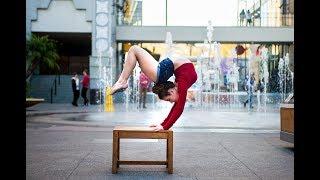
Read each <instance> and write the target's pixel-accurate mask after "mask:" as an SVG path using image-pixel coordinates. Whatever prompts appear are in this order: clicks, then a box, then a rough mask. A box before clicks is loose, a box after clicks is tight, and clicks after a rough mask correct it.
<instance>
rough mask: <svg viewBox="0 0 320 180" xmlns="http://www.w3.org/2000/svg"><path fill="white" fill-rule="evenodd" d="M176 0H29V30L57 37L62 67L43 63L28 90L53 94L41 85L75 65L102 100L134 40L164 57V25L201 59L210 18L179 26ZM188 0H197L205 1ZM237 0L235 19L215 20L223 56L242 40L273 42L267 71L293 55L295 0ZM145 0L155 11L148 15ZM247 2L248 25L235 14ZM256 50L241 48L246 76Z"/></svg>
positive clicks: (247, 42)
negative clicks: (54, 69)
mask: <svg viewBox="0 0 320 180" xmlns="http://www.w3.org/2000/svg"><path fill="white" fill-rule="evenodd" d="M183 2H184V3H185V1H181V2H180V3H183ZM170 3H171V4H170ZM173 3H174V1H169V2H168V1H164V0H163V1H159V0H156V1H150V0H41V1H40V0H27V11H26V34H27V38H30V35H31V34H36V35H40V36H42V35H48V36H49V38H52V39H55V40H57V41H58V42H59V43H60V45H59V55H60V60H59V63H60V71H59V72H50V71H49V70H47V69H46V68H45V67H42V66H40V68H39V69H38V71H37V72H36V74H35V75H34V77H33V80H32V82H33V85H32V86H33V87H34V88H32V93H31V94H33V95H34V96H37V95H41V96H45V99H48V98H49V97H50V95H49V92H50V91H49V89H48V90H47V91H46V90H45V88H44V87H48V86H51V84H52V82H51V81H53V80H54V77H55V75H56V74H60V75H61V78H65V80H62V81H63V82H66V83H68V81H69V78H70V75H71V74H72V73H74V72H77V73H81V72H82V70H83V69H88V70H89V74H90V78H91V81H90V96H89V97H90V102H91V104H96V103H99V102H101V101H99V99H100V100H101V99H102V98H101V87H102V86H110V85H112V84H113V83H114V81H115V80H116V78H117V77H118V76H119V74H120V72H121V70H122V65H123V60H124V54H125V52H126V51H127V50H128V49H129V47H130V46H131V45H133V44H138V45H140V46H142V47H144V48H146V49H147V50H149V51H150V52H151V53H152V54H153V55H154V57H156V59H157V58H158V59H160V58H161V56H162V55H163V54H164V53H165V39H166V34H167V32H171V34H172V40H173V42H174V43H175V44H176V45H177V46H179V49H180V50H182V51H181V53H182V54H183V55H185V56H187V57H189V58H190V59H194V61H195V62H196V61H197V57H199V56H201V54H202V51H203V48H201V47H203V46H204V44H205V43H204V41H205V40H206V38H207V27H206V26H207V24H205V23H203V24H200V25H199V24H195V25H193V24H191V25H187V26H182V25H181V24H179V23H175V22H173V21H172V19H173V14H174V10H173V9H174V8H172V7H173V5H174V4H173ZM188 3H191V4H193V5H194V8H196V7H197V6H196V5H197V3H201V2H198V1H194V2H188ZM235 3H237V6H238V7H237V14H235V21H234V23H233V24H232V23H231V24H226V25H224V24H222V25H219V24H217V25H215V24H214V23H213V26H214V33H213V39H212V41H216V42H219V43H221V45H222V49H223V52H222V55H223V56H224V57H225V58H226V59H228V58H231V56H232V55H231V54H230V53H229V52H230V51H231V50H232V49H234V48H235V47H238V45H240V46H242V47H244V48H246V49H250V47H256V48H257V47H258V46H259V45H264V46H265V47H267V48H268V50H269V55H270V56H269V59H270V61H269V64H268V68H269V70H270V72H271V71H272V70H273V69H276V66H277V64H278V62H279V59H280V58H282V57H284V56H285V55H286V53H290V57H291V58H290V60H293V50H290V49H293V42H294V35H293V34H294V27H293V14H294V12H293V1H291V0H260V1H257V0H252V1H249V0H247V1H242V0H238V1H235ZM146 7H148V9H149V10H150V9H151V11H153V15H154V16H153V17H152V18H153V20H151V21H150V15H148V14H147V13H148V11H147V10H146ZM202 8H204V7H202ZM242 9H248V10H250V12H252V13H251V15H252V16H251V17H252V19H253V20H252V25H251V26H240V25H239V22H238V21H239V16H238V14H239V13H240V11H241V10H242ZM209 14H210V12H209ZM158 16H159V17H158ZM156 17H158V18H156ZM148 18H149V19H148ZM208 20H210V19H209V17H208ZM206 21H207V20H206ZM255 50H256V49H255ZM255 50H253V49H252V48H251V50H248V51H245V53H244V54H240V55H238V56H237V59H239V61H238V65H239V66H240V74H242V76H241V78H242V79H244V78H245V76H246V75H247V69H248V67H247V66H248V64H246V63H247V61H246V60H247V59H248V58H249V57H250V56H251V55H252V54H253V53H254V51H255ZM158 59H157V60H158ZM251 67H253V66H251ZM242 71H243V72H242ZM257 71H258V70H257ZM44 78H46V79H45V80H44ZM257 78H259V77H257ZM270 78H271V75H270ZM101 79H103V80H104V81H103V82H102V81H101ZM42 81H45V82H42ZM239 83H240V82H239ZM68 88H69V85H68V84H67V85H65V88H61V89H59V88H58V89H59V90H61V91H63V92H65V93H64V94H66V92H68V93H70V97H71V89H70V90H69V89H68ZM42 91H43V92H42ZM69 91H70V92H69ZM270 91H271V90H270ZM40 92H42V93H41V94H39V93H40ZM37 93H38V94H37ZM68 93H67V95H65V96H64V97H60V98H59V97H56V98H55V100H54V102H69V101H70V97H68ZM58 94H59V92H58ZM58 96H59V95H58ZM46 97H47V98H46Z"/></svg>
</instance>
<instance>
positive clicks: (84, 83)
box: [81, 70, 90, 106]
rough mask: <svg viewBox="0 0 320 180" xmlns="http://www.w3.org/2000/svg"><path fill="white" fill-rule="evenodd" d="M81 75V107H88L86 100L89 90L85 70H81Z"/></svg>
mask: <svg viewBox="0 0 320 180" xmlns="http://www.w3.org/2000/svg"><path fill="white" fill-rule="evenodd" d="M82 73H83V78H82V80H81V83H82V90H81V97H82V98H83V105H85V106H88V105H89V104H88V102H89V100H88V98H87V91H88V89H89V83H90V78H89V75H88V72H87V70H83V72H82Z"/></svg>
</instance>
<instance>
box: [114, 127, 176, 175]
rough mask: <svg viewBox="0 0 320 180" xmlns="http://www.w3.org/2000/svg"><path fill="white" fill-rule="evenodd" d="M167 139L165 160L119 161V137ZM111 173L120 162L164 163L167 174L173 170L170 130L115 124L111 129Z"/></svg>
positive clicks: (130, 163)
mask: <svg viewBox="0 0 320 180" xmlns="http://www.w3.org/2000/svg"><path fill="white" fill-rule="evenodd" d="M121 138H127V139H167V160H166V161H121V160H120V139H121ZM112 149H113V154H112V173H113V174H115V173H117V172H118V168H119V165H120V164H126V165H166V167H167V171H168V173H169V174H172V172H173V132H172V130H161V131H153V130H152V128H149V127H130V126H116V127H115V128H114V129H113V146H112Z"/></svg>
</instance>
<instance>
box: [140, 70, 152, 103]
mask: <svg viewBox="0 0 320 180" xmlns="http://www.w3.org/2000/svg"><path fill="white" fill-rule="evenodd" d="M150 84H151V80H150V79H149V78H148V76H146V75H145V74H144V73H143V72H142V71H140V76H139V93H140V96H139V108H141V104H143V106H142V107H143V108H147V107H146V98H147V91H148V88H149V86H150Z"/></svg>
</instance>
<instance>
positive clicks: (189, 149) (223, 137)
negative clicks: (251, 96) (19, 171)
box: [26, 104, 294, 179]
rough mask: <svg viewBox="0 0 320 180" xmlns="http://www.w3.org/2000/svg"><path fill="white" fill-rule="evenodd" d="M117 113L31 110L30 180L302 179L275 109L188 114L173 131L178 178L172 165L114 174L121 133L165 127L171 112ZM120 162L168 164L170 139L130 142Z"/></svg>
mask: <svg viewBox="0 0 320 180" xmlns="http://www.w3.org/2000/svg"><path fill="white" fill-rule="evenodd" d="M116 108H117V110H116V111H115V112H100V111H99V108H98V106H89V107H77V108H73V107H72V106H71V105H69V104H53V105H52V106H50V105H48V104H42V105H41V104H39V106H38V105H37V106H35V107H31V108H28V110H27V111H26V113H27V114H26V126H27V129H26V178H27V179H294V145H293V144H290V143H287V142H284V141H281V140H280V138H279V129H280V119H279V118H280V116H279V112H278V111H277V110H272V111H271V110H270V109H272V108H269V109H268V111H266V112H264V111H262V112H261V111H257V110H254V111H248V110H246V109H243V108H234V109H230V108H229V109H228V108H225V109H222V108H221V109H207V110H203V109H192V108H187V109H186V110H185V112H184V113H183V114H182V116H181V118H180V119H178V121H177V122H176V123H175V125H174V126H173V130H174V172H173V174H172V175H170V174H167V173H166V171H165V166H143V165H140V166H139V165H134V166H129V165H122V166H121V165H120V169H119V172H118V174H112V173H111V163H112V162H111V159H112V154H111V153H112V129H113V127H114V126H116V125H123V124H125V125H135V126H137V125H138V126H147V125H149V124H150V123H158V122H161V121H162V120H163V118H165V116H166V115H167V113H168V111H169V110H170V107H169V106H163V108H157V107H155V108H152V107H151V106H150V105H149V106H148V109H137V108H136V107H129V108H128V107H124V106H123V105H116ZM273 109H275V108H273ZM30 112H31V113H30ZM36 112H37V113H38V114H35V113H36ZM28 113H29V114H28ZM32 113H34V114H32ZM120 157H121V159H122V160H151V159H152V160H164V159H165V141H164V140H146V139H141V140H134V139H123V140H121V151H120Z"/></svg>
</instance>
